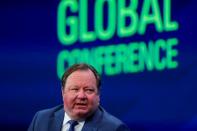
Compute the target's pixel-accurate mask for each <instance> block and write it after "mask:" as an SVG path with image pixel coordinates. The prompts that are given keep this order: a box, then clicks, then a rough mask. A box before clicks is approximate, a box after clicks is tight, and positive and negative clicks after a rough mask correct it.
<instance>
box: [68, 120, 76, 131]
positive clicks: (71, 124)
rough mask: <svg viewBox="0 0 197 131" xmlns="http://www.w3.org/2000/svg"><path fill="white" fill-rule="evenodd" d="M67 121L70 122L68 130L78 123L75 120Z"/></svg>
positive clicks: (72, 129)
mask: <svg viewBox="0 0 197 131" xmlns="http://www.w3.org/2000/svg"><path fill="white" fill-rule="evenodd" d="M68 123H69V124H70V128H69V131H74V128H75V126H76V125H77V124H78V122H77V121H75V120H69V121H68Z"/></svg>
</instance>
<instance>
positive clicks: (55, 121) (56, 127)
mask: <svg viewBox="0 0 197 131" xmlns="http://www.w3.org/2000/svg"><path fill="white" fill-rule="evenodd" d="M63 120H64V109H63V108H62V109H60V110H58V111H57V112H55V114H54V116H52V117H51V120H50V123H49V131H61V128H62V123H63Z"/></svg>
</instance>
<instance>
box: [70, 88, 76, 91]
mask: <svg viewBox="0 0 197 131" xmlns="http://www.w3.org/2000/svg"><path fill="white" fill-rule="evenodd" d="M70 90H71V91H78V89H77V88H71V89H70Z"/></svg>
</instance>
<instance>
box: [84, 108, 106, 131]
mask: <svg viewBox="0 0 197 131" xmlns="http://www.w3.org/2000/svg"><path fill="white" fill-rule="evenodd" d="M102 117H103V112H102V109H101V107H99V108H98V109H97V110H96V112H95V113H94V114H93V115H92V116H91V117H89V118H87V119H86V121H85V124H84V126H83V128H82V131H98V127H99V124H100V121H101V119H102Z"/></svg>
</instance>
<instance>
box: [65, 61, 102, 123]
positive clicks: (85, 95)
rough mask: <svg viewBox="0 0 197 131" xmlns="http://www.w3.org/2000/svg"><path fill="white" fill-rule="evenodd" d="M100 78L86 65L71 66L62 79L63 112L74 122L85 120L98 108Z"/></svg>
mask: <svg viewBox="0 0 197 131" xmlns="http://www.w3.org/2000/svg"><path fill="white" fill-rule="evenodd" d="M100 85H101V82H100V76H99V75H98V73H97V71H96V70H95V69H94V68H93V67H92V66H90V65H87V64H75V65H73V66H71V67H70V68H69V69H68V70H67V71H66V72H65V73H64V75H63V77H62V96H63V102H64V110H65V111H66V113H67V114H68V115H69V116H70V117H71V118H72V119H75V120H80V119H85V118H87V117H88V116H90V115H91V114H92V113H93V112H94V111H95V110H96V109H97V107H98V105H99V101H100V96H99V93H100Z"/></svg>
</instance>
